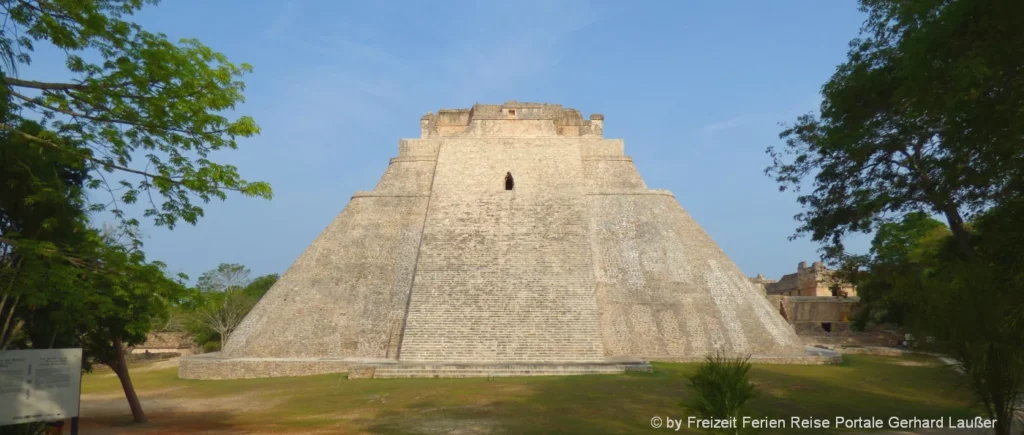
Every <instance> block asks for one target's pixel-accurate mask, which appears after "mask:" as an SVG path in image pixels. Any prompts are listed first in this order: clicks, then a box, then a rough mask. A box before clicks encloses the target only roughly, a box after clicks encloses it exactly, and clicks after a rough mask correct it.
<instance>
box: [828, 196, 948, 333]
mask: <svg viewBox="0 0 1024 435" xmlns="http://www.w3.org/2000/svg"><path fill="white" fill-rule="evenodd" d="M949 236H950V231H949V228H948V227H946V225H944V224H943V223H942V222H939V221H937V220H935V219H933V218H932V217H930V216H928V215H927V214H926V213H922V212H914V213H909V214H907V215H905V216H904V217H903V219H901V220H900V221H898V222H887V223H884V224H882V225H880V226H879V228H878V231H877V232H876V233H875V237H874V239H873V240H872V242H871V251H870V254H869V255H868V256H861V257H857V256H849V257H848V258H847V264H846V265H845V267H846V268H845V270H844V272H846V275H845V276H844V278H845V279H846V280H848V281H851V282H853V283H854V284H855V285H857V294H858V296H860V310H859V311H858V314H857V316H856V317H855V319H854V322H855V324H856V325H857V326H858V327H859V328H864V327H865V326H866V325H867V323H869V322H870V323H896V324H905V323H906V322H907V319H906V316H907V314H908V311H912V310H913V305H914V304H913V301H911V300H908V299H907V296H908V295H907V293H906V292H905V291H904V290H906V289H909V288H919V287H921V285H922V283H921V274H922V273H924V271H925V269H926V268H927V267H928V266H929V265H930V263H932V262H933V259H934V258H935V256H936V255H938V252H939V251H940V250H941V249H942V248H943V246H944V243H945V241H946V239H948V237H949Z"/></svg>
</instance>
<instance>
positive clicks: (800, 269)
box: [749, 261, 857, 297]
mask: <svg viewBox="0 0 1024 435" xmlns="http://www.w3.org/2000/svg"><path fill="white" fill-rule="evenodd" d="M749 279H750V281H751V282H753V283H754V284H757V285H759V286H761V287H762V288H763V289H764V292H765V293H766V294H768V295H780V296H839V297H854V296H857V287H855V286H854V285H852V284H850V283H848V282H845V281H843V280H841V279H839V278H838V276H837V275H836V271H834V270H832V269H829V268H827V267H825V265H824V264H822V262H820V261H815V262H814V263H813V264H811V267H807V262H806V261H801V262H800V264H798V265H797V266H796V273H790V274H787V275H783V276H782V278H781V279H779V280H772V279H766V278H765V277H764V275H761V274H758V275H757V277H756V278H749Z"/></svg>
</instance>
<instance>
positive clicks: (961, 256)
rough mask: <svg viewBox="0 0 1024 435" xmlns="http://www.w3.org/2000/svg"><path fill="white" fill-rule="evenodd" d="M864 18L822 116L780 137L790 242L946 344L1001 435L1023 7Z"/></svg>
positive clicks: (1007, 386) (1015, 302) (1015, 346)
mask: <svg viewBox="0 0 1024 435" xmlns="http://www.w3.org/2000/svg"><path fill="white" fill-rule="evenodd" d="M861 9H862V11H864V12H865V13H866V14H867V17H868V18H867V20H866V21H865V23H864V26H863V28H862V32H861V35H860V37H859V38H857V39H854V40H853V41H851V43H850V50H849V53H848V56H847V60H846V62H845V63H843V64H842V65H840V66H839V67H838V68H837V70H836V72H835V74H834V75H833V76H832V77H831V79H830V80H829V81H828V82H827V83H826V84H825V85H824V86H823V87H822V96H823V101H822V104H821V107H820V111H819V113H817V114H808V115H804V116H801V117H799V118H798V119H797V120H796V122H795V123H794V124H793V125H790V126H787V127H786V128H785V130H784V131H782V133H781V134H780V137H781V138H783V139H784V140H785V146H784V147H782V148H774V147H770V148H768V150H767V151H768V154H769V155H770V156H771V157H772V158H773V164H772V165H771V166H770V167H768V168H767V169H766V173H767V174H768V175H770V176H772V177H773V178H774V179H775V180H776V182H777V183H778V184H779V187H780V189H781V190H787V189H792V190H795V191H800V195H799V196H798V201H799V203H800V204H801V205H802V206H803V212H802V213H800V214H798V215H797V220H798V222H799V226H798V228H797V231H796V234H795V236H799V235H806V234H809V235H810V236H811V239H812V240H814V241H817V242H820V243H822V245H823V246H822V247H823V251H824V254H825V256H826V258H828V259H829V260H831V261H832V262H839V263H844V266H845V269H846V271H847V272H848V274H849V275H853V276H857V275H858V273H861V274H864V276H857V279H858V280H859V281H860V283H863V285H864V287H862V289H863V293H862V295H863V297H865V298H866V299H867V300H868V302H869V303H874V304H877V305H876V306H875V307H874V308H879V307H882V308H888V309H890V312H889V313H888V314H889V315H890V318H894V319H897V320H898V321H902V322H904V323H905V324H907V325H908V326H910V327H912V328H914V329H916V330H919V331H921V333H922V334H927V335H934V336H936V337H937V338H939V340H940V342H941V345H942V346H944V347H946V349H947V352H949V353H950V354H951V355H952V356H954V357H955V358H956V359H957V360H958V361H959V362H960V364H961V366H962V368H964V370H965V372H966V373H967V374H968V376H969V377H970V379H971V386H972V388H973V389H974V390H975V392H976V393H977V396H978V398H979V400H980V401H981V402H982V404H984V406H985V409H986V410H987V411H988V413H989V415H990V416H992V417H993V418H996V419H998V421H999V422H1000V424H999V426H998V427H997V431H996V432H997V433H998V434H999V435H1004V434H1008V433H1009V431H1010V426H1009V422H1010V421H1011V420H1012V418H1013V409H1014V407H1015V406H1018V405H1016V404H1019V403H1021V398H1022V397H1021V395H1020V394H1021V393H1020V391H1021V382H1020V374H1021V373H1024V366H1022V364H1021V361H1022V359H1024V355H1022V354H1024V346H1021V344H1020V343H1022V342H1024V340H1022V338H1024V335H1022V333H1021V331H1022V325H1024V315H1022V314H1021V313H1024V309H1021V308H1019V307H1021V306H1024V302H1022V301H1021V295H1022V294H1024V287H1022V286H1021V271H1022V270H1024V267H1022V264H1024V263H1022V259H1021V251H1022V250H1021V246H1024V245H1022V244H1021V243H1022V242H1024V240H1021V239H1024V237H1021V236H1020V235H1019V234H1020V230H1019V225H1020V222H1021V217H1022V214H1021V212H1020V210H1021V209H1022V207H1021V204H1024V198H1022V197H1024V146H1021V144H1022V143H1024V75H1022V74H1021V73H1020V72H1021V66H1020V59H1022V58H1024V34H1022V33H1021V32H1020V28H1021V26H1022V24H1024V23H1022V22H1021V17H1024V3H1021V2H1019V1H1014V0H995V1H981V0H953V1H950V0H923V1H914V2H907V1H900V0H862V1H861ZM807 180H810V182H811V183H810V190H809V191H801V187H804V186H803V185H804V183H805V182H806V181H807ZM928 215H936V216H941V217H942V218H943V220H944V221H945V225H943V227H945V228H940V227H938V226H936V225H935V222H929V220H928V219H925V218H924V217H923V216H928ZM969 222H970V224H969ZM871 231H877V235H876V239H875V244H874V245H873V249H872V253H871V254H870V255H867V256H851V255H848V254H847V253H846V252H845V251H844V247H843V239H844V237H845V236H846V235H847V234H849V233H856V232H863V233H869V232H871ZM1007 240H1014V241H1015V243H1011V242H1008V241H1007ZM894 308H895V309H894Z"/></svg>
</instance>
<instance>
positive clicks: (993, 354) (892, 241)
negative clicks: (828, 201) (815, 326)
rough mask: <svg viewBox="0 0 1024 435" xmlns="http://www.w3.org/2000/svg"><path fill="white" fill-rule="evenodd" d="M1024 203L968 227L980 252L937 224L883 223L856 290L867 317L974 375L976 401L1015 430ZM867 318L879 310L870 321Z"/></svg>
mask: <svg viewBox="0 0 1024 435" xmlns="http://www.w3.org/2000/svg"><path fill="white" fill-rule="evenodd" d="M1022 218H1024V202H1005V203H1002V204H1000V205H998V206H996V207H994V208H992V209H990V210H988V211H986V212H985V213H983V214H981V215H979V216H978V217H977V219H976V220H975V221H974V222H972V223H971V224H970V225H968V226H967V228H969V229H970V230H971V231H972V245H973V246H972V248H973V251H974V252H975V255H974V256H973V257H971V258H970V259H965V258H963V257H962V256H961V255H958V251H959V249H958V246H957V242H956V240H955V238H954V237H953V236H952V235H951V234H950V232H949V231H948V230H947V229H946V228H945V226H943V225H941V224H938V222H935V221H931V220H930V219H928V218H926V217H923V216H914V215H908V216H907V217H906V218H904V220H903V221H901V222H900V223H898V224H897V223H894V224H887V225H885V226H883V229H884V230H885V231H880V232H879V233H878V235H877V236H876V237H875V242H874V244H873V246H872V255H871V256H869V257H866V258H865V259H864V260H863V266H864V268H863V270H862V271H861V272H860V274H859V275H858V284H859V285H860V287H859V288H858V291H859V292H860V294H861V298H862V299H861V301H862V303H864V304H865V305H866V306H865V309H864V311H863V312H862V313H864V314H865V315H864V316H862V317H860V318H858V321H859V322H861V323H862V324H863V323H864V322H866V321H869V320H874V321H878V320H887V321H894V322H898V323H902V324H903V325H905V326H906V327H908V328H910V329H911V330H912V331H913V332H915V334H916V335H919V336H933V337H936V338H937V343H936V344H937V346H938V347H939V350H942V351H944V352H946V353H948V354H949V355H951V356H952V357H954V358H955V359H956V360H957V361H958V362H959V363H960V366H961V368H962V369H963V371H964V372H965V373H966V374H967V375H968V376H969V379H970V386H971V388H972V389H973V391H974V393H975V397H976V398H977V399H978V401H979V402H980V404H981V405H982V406H983V407H984V409H985V410H986V411H987V412H988V414H989V415H990V416H991V417H993V418H996V419H997V420H999V421H1000V422H1002V423H999V424H1000V426H999V427H997V433H998V434H1007V433H1009V432H1008V431H1009V426H1005V424H1006V422H1009V421H1010V419H1011V418H1012V416H1013V415H1014V411H1015V410H1016V409H1019V407H1020V406H1021V404H1022V403H1024V346H1022V345H1021V343H1024V321H1022V319H1024V316H1022V315H1021V313H1022V310H1021V307H1024V279H1022V277H1024V250H1022V249H1021V246H1024V232H1022V231H1020V229H1019V224H1020V222H1021V221H1022ZM867 313H874V315H873V316H871V317H870V318H867V317H868V316H870V315H869V314H867Z"/></svg>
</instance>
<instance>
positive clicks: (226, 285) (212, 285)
mask: <svg viewBox="0 0 1024 435" xmlns="http://www.w3.org/2000/svg"><path fill="white" fill-rule="evenodd" d="M248 284H249V269H247V268H246V267H245V266H243V265H241V264H228V263H221V264H219V265H218V266H217V268H216V269H214V270H211V271H208V272H206V273H203V274H202V275H200V276H199V282H198V285H197V287H198V288H199V290H200V291H203V292H227V291H232V290H237V289H240V288H242V287H245V286H246V285H248Z"/></svg>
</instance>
